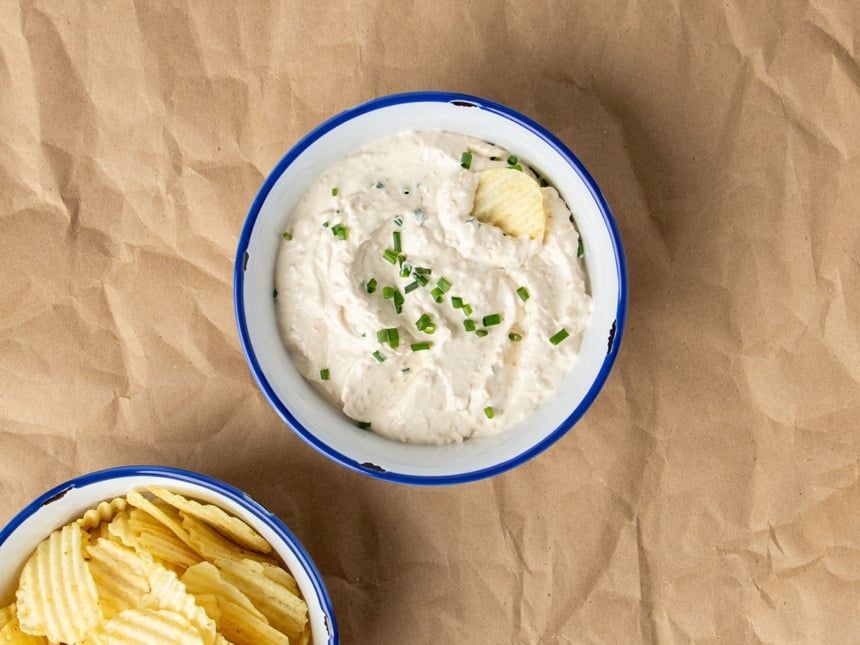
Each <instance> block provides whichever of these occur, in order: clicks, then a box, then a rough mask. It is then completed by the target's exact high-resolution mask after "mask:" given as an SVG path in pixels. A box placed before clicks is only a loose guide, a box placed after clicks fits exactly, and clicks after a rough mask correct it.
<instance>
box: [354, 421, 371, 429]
mask: <svg viewBox="0 0 860 645" xmlns="http://www.w3.org/2000/svg"><path fill="white" fill-rule="evenodd" d="M355 425H357V426H358V427H359V428H361V429H362V430H370V421H358V422H356V424H355Z"/></svg>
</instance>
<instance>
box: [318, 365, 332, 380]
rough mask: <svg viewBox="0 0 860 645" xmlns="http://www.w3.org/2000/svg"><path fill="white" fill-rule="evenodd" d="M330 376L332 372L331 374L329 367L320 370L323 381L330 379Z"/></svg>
mask: <svg viewBox="0 0 860 645" xmlns="http://www.w3.org/2000/svg"><path fill="white" fill-rule="evenodd" d="M330 376H331V374H329V371H328V368H326V369H324V370H320V380H321V381H327V380H329V378H330Z"/></svg>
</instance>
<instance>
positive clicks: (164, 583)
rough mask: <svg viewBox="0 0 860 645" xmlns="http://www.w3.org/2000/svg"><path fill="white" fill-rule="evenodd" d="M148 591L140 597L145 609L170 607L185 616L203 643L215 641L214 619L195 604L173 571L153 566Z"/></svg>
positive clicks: (209, 644) (209, 643)
mask: <svg viewBox="0 0 860 645" xmlns="http://www.w3.org/2000/svg"><path fill="white" fill-rule="evenodd" d="M149 584H150V591H149V593H147V594H146V595H145V596H143V597H142V598H141V599H140V603H139V606H140V607H143V608H145V609H170V610H173V611H176V612H179V613H180V614H182V615H183V616H185V617H186V618H187V619H188V620H189V621H191V624H192V625H194V626H195V627H196V628H197V631H198V633H199V634H200V636H201V638H202V639H203V642H204V644H205V645H213V643H214V642H215V621H214V620H213V619H211V618H210V617H209V615H208V614H207V613H206V610H205V609H204V608H203V607H201V606H200V605H198V604H197V601H196V599H195V597H194V596H192V595H191V594H190V593H188V589H187V588H186V587H185V585H184V584H183V583H182V582H181V581H180V580H179V578H178V577H176V574H175V573H174V572H173V571H170V570H168V569H165V568H164V567H154V568H153V569H152V571H151V573H150V576H149Z"/></svg>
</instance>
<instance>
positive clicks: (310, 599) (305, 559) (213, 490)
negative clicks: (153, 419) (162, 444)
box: [0, 466, 340, 645]
mask: <svg viewBox="0 0 860 645" xmlns="http://www.w3.org/2000/svg"><path fill="white" fill-rule="evenodd" d="M146 486H162V487H164V488H168V489H170V490H172V491H175V492H177V493H179V494H181V495H188V496H192V497H194V498H196V499H199V500H201V501H203V502H208V503H211V504H216V505H217V506H220V507H221V508H223V509H224V510H226V511H228V512H230V513H232V514H233V515H235V516H236V517H238V518H240V519H242V520H244V521H245V522H247V523H248V524H249V525H251V526H252V527H253V528H254V529H255V530H256V531H257V532H258V533H259V534H260V535H261V536H263V537H264V538H265V539H266V540H267V541H268V542H269V544H271V545H272V547H273V548H274V550H275V551H276V552H277V554H278V556H280V558H281V560H283V562H284V564H286V565H287V567H288V569H289V570H290V573H292V574H293V577H294V578H295V579H296V582H297V583H298V585H299V589H300V590H301V592H302V595H303V596H304V598H305V600H306V601H307V603H308V610H309V615H310V621H311V634H312V635H313V642H314V645H325V644H327V645H337V644H338V643H339V642H340V641H339V638H338V634H337V624H336V623H335V618H334V612H333V610H332V605H331V600H330V599H329V596H328V592H327V591H326V588H325V585H324V584H323V580H322V576H320V574H319V571H317V569H316V567H315V566H314V563H313V561H312V560H311V558H310V556H309V555H308V554H307V552H306V551H305V549H304V548H303V547H302V545H301V544H300V543H299V541H298V540H297V539H296V536H295V535H293V534H292V533H291V532H290V530H289V529H288V528H287V527H286V526H284V524H283V523H282V522H281V521H280V520H279V519H278V518H277V517H275V516H274V515H272V514H271V513H270V512H269V511H267V510H266V509H265V508H263V507H262V506H260V504H258V503H257V502H255V501H254V500H253V499H251V498H250V497H248V496H247V495H246V494H245V493H243V492H242V491H240V490H237V489H236V488H233V487H232V486H229V485H227V484H225V483H223V482H220V481H218V480H215V479H212V478H210V477H206V476H204V475H200V474H197V473H192V472H189V471H186V470H178V469H175V468H162V467H157V466H128V467H122V468H111V469H108V470H101V471H98V472H94V473H90V474H88V475H83V476H81V477H77V478H76V479H72V480H70V481H68V482H66V483H64V484H60V485H59V486H57V487H56V488H53V489H52V490H49V491H47V492H46V493H44V494H43V495H41V496H40V497H39V498H38V499H36V500H34V501H33V502H32V503H30V504H29V505H28V506H27V507H26V508H24V509H23V510H22V511H21V512H20V513H18V515H16V516H15V517H14V518H12V520H11V521H10V522H9V523H8V524H7V525H6V526H5V527H4V528H3V529H2V530H0V563H2V566H0V607H4V606H6V605H7V604H8V603H9V602H11V601H12V600H14V590H15V587H16V586H17V581H18V576H19V575H20V573H21V568H22V567H23V566H24V563H25V562H26V561H27V558H28V557H29V556H30V554H31V553H32V552H33V551H34V550H35V548H36V545H37V544H38V543H39V542H40V541H41V540H42V539H44V538H45V537H47V536H48V535H50V533H51V532H52V531H53V530H55V529H57V528H60V527H61V526H63V525H65V524H68V523H69V522H71V521H73V520H74V519H76V518H78V517H80V516H82V515H83V514H84V511H86V510H87V509H89V508H93V507H95V506H96V505H97V504H98V503H99V502H101V501H103V500H107V499H112V498H114V497H117V496H121V495H125V494H126V493H127V492H128V491H129V490H131V489H132V488H140V487H146Z"/></svg>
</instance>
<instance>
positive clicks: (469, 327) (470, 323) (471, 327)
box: [463, 318, 475, 331]
mask: <svg viewBox="0 0 860 645" xmlns="http://www.w3.org/2000/svg"><path fill="white" fill-rule="evenodd" d="M463 328H464V329H465V330H466V331H475V321H474V320H472V319H471V318H466V320H464V321H463Z"/></svg>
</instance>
